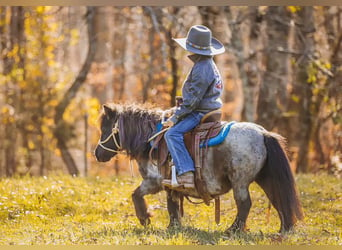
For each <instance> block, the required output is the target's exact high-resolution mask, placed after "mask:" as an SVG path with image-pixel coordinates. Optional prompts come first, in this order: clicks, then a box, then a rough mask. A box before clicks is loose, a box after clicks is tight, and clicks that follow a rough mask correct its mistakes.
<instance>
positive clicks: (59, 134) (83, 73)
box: [54, 7, 96, 175]
mask: <svg viewBox="0 0 342 250" xmlns="http://www.w3.org/2000/svg"><path fill="white" fill-rule="evenodd" d="M95 12H96V8H95V7H87V13H86V19H87V27H88V43H89V47H88V53H87V57H86V59H85V62H84V63H83V66H82V68H81V70H80V72H79V74H78V76H77V77H76V79H75V81H74V82H73V83H72V85H71V87H70V88H69V89H68V91H67V92H66V93H65V95H64V97H63V98H62V100H61V101H60V102H59V103H58V105H57V107H56V114H55V117H54V121H55V125H56V128H55V131H54V132H55V133H54V134H55V137H56V139H57V147H58V148H59V150H60V152H61V155H62V158H63V161H64V163H65V164H66V166H67V169H68V171H69V173H70V174H71V175H78V174H79V171H78V169H77V166H76V164H75V161H74V159H73V158H72V155H71V154H70V152H69V150H68V147H67V140H68V138H65V136H64V129H65V128H66V127H67V124H66V122H65V121H64V119H63V114H64V112H65V110H66V108H67V107H68V105H69V104H70V102H71V101H72V99H73V98H74V97H75V96H76V94H77V91H78V90H79V89H80V87H81V86H82V84H83V83H84V81H85V80H86V77H87V74H88V72H89V69H90V66H91V64H92V62H93V60H94V56H95V52H96V40H95V39H94V37H95V35H94V15H95Z"/></svg>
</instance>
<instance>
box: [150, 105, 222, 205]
mask: <svg viewBox="0 0 342 250" xmlns="http://www.w3.org/2000/svg"><path fill="white" fill-rule="evenodd" d="M221 116H222V112H221V110H214V111H211V112H209V113H207V114H206V115H204V116H203V118H202V119H201V121H200V124H199V125H198V126H197V127H195V128H194V129H193V130H192V131H190V132H188V133H186V134H185V135H184V142H185V145H186V148H187V150H188V151H189V153H190V155H191V157H192V159H193V161H194V163H195V187H196V191H197V193H198V195H199V196H200V197H198V198H202V199H203V201H204V203H205V204H207V205H209V201H210V200H211V199H213V198H216V197H212V196H211V195H210V194H209V192H208V189H207V185H206V183H205V181H204V178H203V171H202V169H203V168H204V167H207V166H206V165H205V164H207V160H206V159H207V150H208V147H209V146H208V142H209V139H211V138H214V137H216V136H217V135H218V134H219V133H220V131H221V129H222V127H223V126H224V124H223V123H222V122H221ZM150 157H151V159H152V160H154V162H155V164H156V165H157V166H158V168H159V169H160V172H161V173H162V175H163V176H164V177H166V178H168V177H170V172H171V171H170V166H168V157H169V151H168V148H167V145H166V141H165V139H164V133H161V134H160V135H159V136H158V137H156V139H155V140H154V143H153V146H152V149H151V152H150Z"/></svg>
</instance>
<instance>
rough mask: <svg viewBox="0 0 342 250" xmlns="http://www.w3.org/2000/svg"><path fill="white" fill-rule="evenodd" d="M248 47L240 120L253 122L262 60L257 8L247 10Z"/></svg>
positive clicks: (255, 114)
mask: <svg viewBox="0 0 342 250" xmlns="http://www.w3.org/2000/svg"><path fill="white" fill-rule="evenodd" d="M248 11H249V18H248V28H249V35H248V45H247V46H248V47H247V49H246V51H248V52H247V59H246V62H245V65H244V69H243V70H245V71H246V81H244V82H243V83H244V88H243V93H244V94H243V96H244V106H243V110H242V120H245V121H248V122H255V120H256V117H257V102H258V96H259V88H260V84H261V75H262V74H261V72H262V58H261V52H260V51H261V34H260V33H261V30H260V29H261V22H262V17H261V13H259V7H257V6H253V7H249V8H248Z"/></svg>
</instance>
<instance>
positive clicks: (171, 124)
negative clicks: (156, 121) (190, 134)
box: [163, 119, 175, 128]
mask: <svg viewBox="0 0 342 250" xmlns="http://www.w3.org/2000/svg"><path fill="white" fill-rule="evenodd" d="M173 125H175V124H174V123H173V121H171V120H170V119H168V120H167V121H166V122H164V123H163V126H164V127H166V128H169V127H172V126H173Z"/></svg>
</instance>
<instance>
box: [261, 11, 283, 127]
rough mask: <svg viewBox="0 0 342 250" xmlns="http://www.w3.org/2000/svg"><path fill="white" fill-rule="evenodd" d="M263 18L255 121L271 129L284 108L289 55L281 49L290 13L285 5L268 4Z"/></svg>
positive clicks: (279, 119)
mask: <svg viewBox="0 0 342 250" xmlns="http://www.w3.org/2000/svg"><path fill="white" fill-rule="evenodd" d="M265 19H266V26H267V30H266V39H265V40H266V41H265V42H264V44H265V46H264V50H265V54H264V62H265V73H264V75H263V80H262V84H261V87H260V93H259V99H258V106H257V113H258V118H257V123H259V124H261V125H263V126H264V127H265V128H266V129H269V130H272V129H274V128H275V127H278V126H279V125H280V124H281V121H282V117H283V113H285V112H286V111H287V98H288V91H287V84H288V83H289V68H290V67H289V62H290V60H289V59H290V58H289V54H288V53H283V52H286V51H288V37H289V32H290V17H289V12H288V11H287V10H286V7H284V6H270V7H268V10H267V13H266V16H265ZM280 130H281V129H280ZM283 131H284V129H283Z"/></svg>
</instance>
